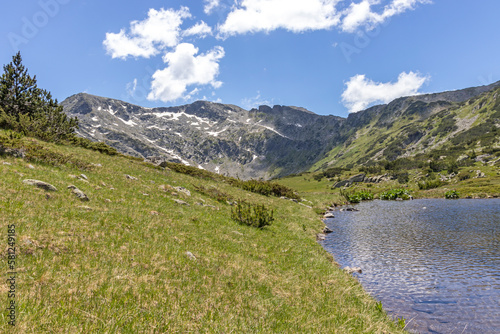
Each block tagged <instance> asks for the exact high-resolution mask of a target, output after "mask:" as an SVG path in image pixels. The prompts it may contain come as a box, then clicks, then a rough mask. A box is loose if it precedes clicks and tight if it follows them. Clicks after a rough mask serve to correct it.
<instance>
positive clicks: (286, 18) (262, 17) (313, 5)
mask: <svg viewBox="0 0 500 334" xmlns="http://www.w3.org/2000/svg"><path fill="white" fill-rule="evenodd" d="M209 2H210V0H209ZM345 2H346V1H345V0H308V1H304V0H240V1H236V4H235V5H234V6H233V8H232V11H231V12H230V13H229V14H228V16H227V18H226V21H225V22H224V23H223V24H222V25H220V26H219V35H220V37H227V36H231V35H237V34H245V33H255V32H271V31H273V30H276V29H286V30H289V31H292V32H296V33H297V32H304V31H308V30H323V29H331V28H334V27H338V28H340V29H341V30H343V31H345V32H350V33H353V32H356V31H358V30H359V29H360V28H361V27H367V28H368V29H372V28H374V27H375V26H376V25H378V24H381V23H383V22H385V21H386V20H387V19H389V18H390V17H392V16H394V15H398V14H401V13H403V12H405V11H407V10H412V9H414V8H415V6H416V5H417V4H420V3H429V2H430V0H390V1H388V0H361V1H360V2H357V3H354V2H352V3H351V4H350V5H349V6H348V7H347V8H346V9H344V10H338V9H337V5H339V4H343V3H345ZM375 5H376V6H377V8H379V7H382V8H381V10H379V12H377V11H374V9H373V6H375Z"/></svg>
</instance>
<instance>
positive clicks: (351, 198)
mask: <svg viewBox="0 0 500 334" xmlns="http://www.w3.org/2000/svg"><path fill="white" fill-rule="evenodd" d="M340 195H342V197H344V198H345V200H346V201H347V202H349V203H359V202H361V201H369V200H372V199H373V193H372V192H371V191H369V190H360V191H357V192H348V191H346V190H342V189H341V190H340Z"/></svg>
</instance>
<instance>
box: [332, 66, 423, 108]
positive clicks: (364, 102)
mask: <svg viewBox="0 0 500 334" xmlns="http://www.w3.org/2000/svg"><path fill="white" fill-rule="evenodd" d="M428 79H429V77H426V76H422V75H420V74H418V73H414V72H409V73H406V72H403V73H401V74H400V75H399V76H398V81H397V82H395V83H391V82H387V83H380V82H374V81H372V80H370V79H367V78H366V77H365V75H360V74H358V75H355V76H353V77H352V78H350V79H349V81H348V82H347V83H346V86H347V88H346V89H345V91H344V92H343V93H342V102H343V104H344V105H345V106H346V107H347V108H349V112H357V111H360V110H364V109H366V108H367V107H368V106H369V105H371V104H372V103H375V102H377V103H389V102H391V101H392V100H395V99H397V98H399V97H402V96H410V95H416V94H419V92H418V90H419V89H420V87H422V85H423V84H424V83H425V82H426V81H427V80H428Z"/></svg>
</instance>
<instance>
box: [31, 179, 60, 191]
mask: <svg viewBox="0 0 500 334" xmlns="http://www.w3.org/2000/svg"><path fill="white" fill-rule="evenodd" d="M23 183H25V184H28V185H30V186H35V187H38V188H42V189H44V190H47V191H57V188H56V187H54V186H53V185H51V184H49V183H47V182H43V181H40V180H31V179H26V180H23Z"/></svg>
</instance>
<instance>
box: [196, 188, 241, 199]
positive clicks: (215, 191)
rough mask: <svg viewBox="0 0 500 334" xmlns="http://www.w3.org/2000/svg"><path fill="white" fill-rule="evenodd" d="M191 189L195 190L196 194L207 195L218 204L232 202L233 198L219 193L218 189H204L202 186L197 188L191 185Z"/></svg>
mask: <svg viewBox="0 0 500 334" xmlns="http://www.w3.org/2000/svg"><path fill="white" fill-rule="evenodd" d="M193 187H194V188H195V189H196V191H197V192H199V193H201V194H204V195H207V196H209V197H211V198H213V199H215V200H217V201H219V202H228V201H229V202H232V201H233V198H232V197H231V196H229V195H228V194H226V193H224V192H222V191H220V190H219V189H216V188H213V187H210V188H205V187H203V186H197V185H194V184H193Z"/></svg>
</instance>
